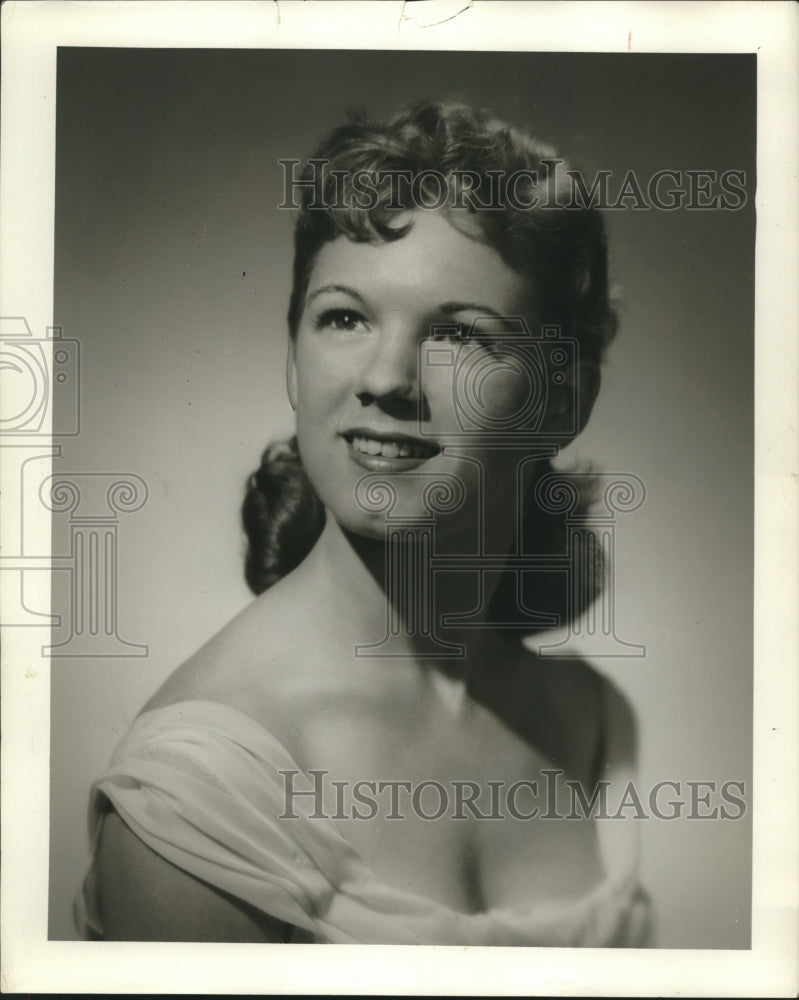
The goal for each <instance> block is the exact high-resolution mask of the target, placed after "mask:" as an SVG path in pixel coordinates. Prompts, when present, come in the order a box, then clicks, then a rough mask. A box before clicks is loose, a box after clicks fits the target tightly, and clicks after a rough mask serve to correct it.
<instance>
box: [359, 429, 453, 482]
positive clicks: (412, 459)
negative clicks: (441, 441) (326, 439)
mask: <svg viewBox="0 0 799 1000" xmlns="http://www.w3.org/2000/svg"><path fill="white" fill-rule="evenodd" d="M342 437H343V438H344V440H345V441H346V442H347V448H348V450H349V453H350V457H351V458H352V459H353V461H354V462H356V463H357V464H358V465H360V466H361V467H362V468H364V469H367V470H368V471H370V472H404V471H406V470H408V469H414V468H416V467H417V466H419V465H422V464H423V463H424V462H426V461H427V460H428V459H430V458H433V457H434V456H435V455H437V454H438V453H439V452H440V451H441V448H440V446H439V445H437V444H434V443H433V442H431V441H423V440H422V439H421V438H412V437H408V436H406V435H400V434H398V435H391V434H382V433H381V434H377V433H374V434H373V433H370V432H368V431H365V430H360V429H358V430H356V431H348V432H346V433H345V434H343V435H342Z"/></svg>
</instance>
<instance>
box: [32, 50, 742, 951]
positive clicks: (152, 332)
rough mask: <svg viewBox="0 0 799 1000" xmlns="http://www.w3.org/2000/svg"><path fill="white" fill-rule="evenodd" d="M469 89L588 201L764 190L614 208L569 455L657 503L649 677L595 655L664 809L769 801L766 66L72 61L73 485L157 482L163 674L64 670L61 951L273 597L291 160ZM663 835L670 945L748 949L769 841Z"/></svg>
mask: <svg viewBox="0 0 799 1000" xmlns="http://www.w3.org/2000/svg"><path fill="white" fill-rule="evenodd" d="M447 95H448V96H460V97H464V98H466V99H468V100H471V101H473V102H475V103H477V104H480V105H483V106H486V107H489V108H491V109H493V110H494V111H495V112H496V113H497V114H498V115H500V116H502V117H506V118H508V119H510V120H512V121H515V122H518V123H519V124H521V125H526V126H527V127H529V128H530V130H531V131H532V132H533V133H534V134H536V135H538V136H539V137H540V138H542V139H545V140H547V141H550V142H553V143H554V144H555V145H556V146H558V148H559V149H560V150H562V151H563V152H564V153H565V154H566V155H567V156H568V157H569V159H570V160H571V161H572V162H573V163H574V164H576V165H578V166H579V167H581V169H582V170H583V172H584V173H585V174H586V175H587V176H589V177H590V176H592V175H593V173H594V172H595V171H596V170H599V169H609V170H612V171H613V172H614V174H615V175H617V177H619V178H620V177H621V176H622V175H623V174H624V173H625V172H626V171H627V170H628V169H635V170H636V171H637V172H638V173H639V176H642V177H649V176H650V175H651V174H652V173H654V172H655V171H656V170H659V169H663V168H673V169H678V170H687V169H716V170H718V171H723V170H726V169H742V170H745V171H746V173H747V177H748V179H749V199H750V200H749V205H748V206H747V209H746V210H745V211H739V212H717V211H712V212H689V211H684V210H682V211H676V212H671V213H666V212H661V211H648V212H634V211H630V210H627V211H620V212H615V213H609V214H608V217H607V222H608V228H609V232H610V237H611V248H612V265H613V275H614V279H615V281H616V282H617V283H618V284H619V286H620V288H621V293H622V301H623V305H622V312H621V320H622V323H621V331H620V334H619V338H618V340H617V342H616V344H615V345H614V347H613V348H612V350H611V353H610V356H609V360H608V364H607V367H606V370H605V381H604V387H603V391H602V394H601V396H600V399H599V402H598V403H597V406H596V409H595V412H594V416H593V418H592V421H591V424H590V425H589V427H588V429H587V430H586V431H585V433H584V434H583V436H582V437H581V438H580V439H579V441H578V442H577V443H576V444H575V445H573V446H572V447H571V448H570V449H568V451H567V454H566V456H565V457H566V458H569V457H572V458H575V459H577V458H587V459H590V460H591V461H592V462H593V463H594V464H595V465H596V466H597V467H599V468H603V469H606V470H611V471H617V472H632V473H635V474H636V475H638V476H640V477H641V478H642V479H643V481H644V482H645V484H646V487H647V491H648V494H647V500H646V503H645V504H644V506H643V507H642V508H641V509H640V510H639V511H638V512H637V513H635V514H633V515H630V516H628V517H625V518H622V519H621V520H620V522H619V530H618V557H617V564H616V580H615V582H616V587H617V612H618V631H619V634H620V636H621V637H622V638H624V639H627V640H629V641H632V642H641V643H645V644H646V646H647V650H648V653H647V657H646V659H643V660H598V661H596V665H597V667H598V668H599V669H600V670H602V671H603V672H605V673H607V674H608V675H610V676H611V677H613V678H614V679H615V680H616V681H617V683H618V684H619V685H620V686H621V687H622V689H623V690H624V691H625V692H626V693H627V695H628V696H629V698H630V699H631V700H632V702H633V704H634V706H635V708H636V710H637V713H638V717H639V723H640V729H641V757H640V787H641V788H643V789H645V790H646V789H648V788H649V787H651V786H652V785H653V784H654V783H655V782H657V781H660V780H665V779H673V780H679V781H683V782H685V781H687V780H692V779H703V780H715V781H717V782H719V783H720V782H723V781H726V780H730V779H736V780H743V781H745V782H746V784H747V789H748V794H747V798H748V799H749V801H750V803H751V743H752V740H751V732H752V568H753V543H752V533H753V532H752V529H753V500H752V495H753V417H752V414H753V351H754V338H753V306H754V292H753V272H754V230H755V219H754V163H755V159H754V157H755V60H754V57H753V56H748V55H744V56H741V55H733V56H722V55H699V56H681V55H645V54H623V55H615V54H579V53H551V54H536V53H453V52H449V53H436V52H430V53H422V52H360V51H343V52H326V51H316V52H310V51H286V50H283V51H243V52H235V51H225V50H213V51H211V50H209V51H174V50H130V49H125V50H103V49H69V50H64V49H62V50H60V52H59V75H58V92H57V174H56V178H57V179H56V183H57V192H56V218H55V241H56V242H55V316H54V319H55V322H56V323H59V324H62V325H63V327H64V335H65V336H67V337H75V338H77V339H79V340H80V342H81V345H82V396H81V404H82V414H83V424H82V428H83V429H82V433H81V435H80V436H79V437H77V438H75V439H66V440H65V441H64V444H63V455H64V457H63V458H62V459H60V460H58V461H57V462H55V463H54V469H53V471H54V472H59V471H98V472H100V471H111V472H132V473H136V474H138V475H140V476H142V477H143V478H144V479H145V481H146V482H147V484H148V486H149V489H150V497H149V500H148V503H147V504H146V506H145V507H144V508H143V509H142V510H141V511H140V512H138V513H136V514H132V515H128V516H125V515H123V516H122V520H121V525H120V535H119V539H120V541H119V565H120V582H119V591H120V594H119V601H120V634H121V635H122V637H123V638H125V639H128V640H130V641H133V642H140V643H146V644H147V645H148V646H149V656H148V657H147V658H145V659H138V660H137V659H118V660H108V659H106V660H89V659H86V660H58V659H55V660H53V669H52V730H51V757H52V771H51V784H52V801H51V859H50V864H51V869H50V901H51V902H50V936H51V938H55V939H64V938H73V937H75V933H74V930H73V928H72V924H71V916H70V908H71V900H72V897H73V895H74V893H75V892H76V890H77V888H78V886H79V884H80V881H81V878H82V875H83V872H84V871H85V868H86V866H87V863H88V857H89V855H88V845H87V842H86V827H85V818H86V802H87V794H88V788H89V784H90V782H91V779H92V777H93V776H95V775H96V774H97V773H98V772H99V771H100V770H101V769H102V767H103V766H104V765H105V763H106V762H107V760H108V757H109V755H110V753H111V751H112V749H113V746H114V744H115V743H116V741H117V740H118V739H119V738H120V736H121V735H122V733H123V732H124V730H125V729H126V728H127V726H128V725H129V724H130V722H131V721H132V719H133V718H134V716H135V715H136V713H137V711H138V709H139V708H140V706H141V704H142V703H143V702H144V701H145V700H146V698H147V697H148V696H149V694H150V693H151V692H152V691H153V690H154V689H155V687H156V686H157V685H158V684H159V683H160V681H161V680H162V679H163V678H164V677H165V676H166V675H167V674H168V673H169V672H170V671H171V670H172V669H173V668H174V667H175V666H177V665H178V664H179V663H180V662H181V661H182V660H184V659H185V658H186V657H187V656H188V655H189V654H190V653H191V652H192V651H193V650H195V649H196V648H197V647H198V646H199V645H200V644H201V643H203V642H204V641H205V640H206V639H207V638H209V637H210V636H211V635H212V634H213V633H214V632H216V631H217V630H218V629H219V628H220V627H221V626H222V625H223V624H224V623H225V622H226V621H228V620H229V619H230V618H231V617H232V616H233V615H234V614H235V613H236V612H237V611H238V610H239V609H240V608H242V607H243V606H244V605H245V604H246V602H247V601H248V600H249V593H248V591H247V589H246V586H245V584H244V581H243V576H242V571H241V565H242V558H241V557H242V551H243V542H242V537H241V533H240V529H239V524H238V507H239V504H240V500H241V496H242V484H243V482H244V480H245V478H246V476H247V474H248V473H249V471H251V469H252V468H253V467H254V466H255V465H256V464H257V462H258V458H259V454H260V451H261V449H262V447H263V445H264V444H265V443H266V441H267V440H268V439H269V438H270V437H272V436H275V435H280V434H281V433H287V432H288V431H289V430H290V429H291V423H292V422H291V413H290V411H289V409H288V404H287V400H286V395H285V389H284V374H283V369H284V361H285V321H284V315H285V310H286V306H287V301H288V290H289V277H290V266H291V251H290V234H291V226H292V216H291V214H290V213H287V212H280V211H278V210H277V207H276V206H277V205H278V203H279V201H280V200H281V180H282V175H281V171H280V169H279V168H278V166H277V162H276V161H277V159H278V158H279V157H295V158H301V157H303V156H304V155H307V154H308V153H309V152H310V151H311V149H312V147H313V145H314V143H315V142H316V141H317V139H318V138H320V137H321V136H322V135H323V134H324V133H325V132H326V131H327V130H328V129H329V128H330V127H331V126H333V125H334V124H337V123H338V122H339V121H340V120H341V118H342V115H343V112H344V111H345V109H347V108H348V107H351V106H353V105H362V106H365V107H366V108H367V109H368V110H369V111H373V112H377V113H379V112H382V111H386V110H390V109H393V108H394V107H395V106H396V105H397V104H399V103H402V102H404V101H407V100H408V99H411V98H413V97H417V96H420V97H421V96H447ZM55 419H56V424H57V422H58V414H56V417H55ZM67 548H68V525H67V523H66V518H64V517H63V516H55V517H54V549H55V550H56V551H66V550H67ZM56 576H57V577H58V576H59V574H56ZM59 587H60V584H57V585H56V587H55V592H54V604H55V605H58V604H59V602H60V601H61V600H63V597H64V594H63V593H60V591H59ZM54 610H59V608H58V606H56V607H54ZM62 637H63V636H62V634H61V633H60V632H59V631H58V630H55V634H54V641H56V642H57V641H58V640H59V638H62ZM264 641H265V644H267V643H268V637H265V638H264ZM320 653H321V654H322V656H323V653H324V651H320ZM641 835H642V848H643V857H642V876H643V880H644V883H645V884H646V886H647V888H648V889H649V891H650V893H651V894H652V896H653V898H654V901H655V905H656V907H657V914H658V942H657V943H658V944H659V945H660V946H661V947H684V948H692V947H693V948H746V947H748V946H749V933H750V897H751V892H750V890H751V827H750V823H749V818H748V817H747V819H745V820H743V821H738V822H721V821H713V820H693V821H689V820H685V819H684V820H677V821H672V822H665V821H659V820H656V819H654V820H649V821H646V822H642V823H641Z"/></svg>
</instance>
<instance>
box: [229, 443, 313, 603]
mask: <svg viewBox="0 0 799 1000" xmlns="http://www.w3.org/2000/svg"><path fill="white" fill-rule="evenodd" d="M241 520H242V524H243V526H244V530H245V532H246V534H247V554H246V558H245V565H244V576H245V578H246V580H247V584H248V585H249V587H250V590H252V592H253V593H254V594H262V593H263V592H264V591H265V590H268V589H269V587H271V586H272V585H273V584H275V583H277V581H278V580H279V579H280V578H281V577H283V576H286V574H287V573H290V572H291V571H292V570H293V569H295V568H296V567H297V566H299V564H300V563H301V562H302V561H303V559H304V558H305V557H306V556H307V555H308V553H309V552H310V551H311V549H312V548H313V547H314V545H315V544H316V540H317V539H318V538H319V536H320V534H321V533H322V528H323V527H324V524H325V511H324V507H323V506H322V502H321V500H320V499H319V497H317V495H316V493H315V492H314V489H313V487H312V486H311V484H310V482H309V481H308V477H307V476H306V474H305V470H304V469H303V467H302V462H301V461H300V455H299V451H298V449H297V439H296V437H293V438H291V439H290V440H289V441H276V442H272V443H271V444H270V445H269V446H268V447H267V448H266V450H265V451H264V453H263V455H262V457H261V464H260V466H259V468H258V469H257V470H256V471H255V472H254V473H253V474H252V475H251V476H250V478H249V479H248V480H247V492H246V494H245V496H244V502H243V503H242V506H241Z"/></svg>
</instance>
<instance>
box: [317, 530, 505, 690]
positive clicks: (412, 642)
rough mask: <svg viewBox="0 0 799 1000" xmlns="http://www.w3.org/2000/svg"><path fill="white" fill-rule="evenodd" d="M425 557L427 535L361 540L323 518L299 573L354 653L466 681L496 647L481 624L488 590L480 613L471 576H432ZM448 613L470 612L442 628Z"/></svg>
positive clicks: (429, 543) (485, 625) (428, 556)
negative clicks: (466, 618)
mask: <svg viewBox="0 0 799 1000" xmlns="http://www.w3.org/2000/svg"><path fill="white" fill-rule="evenodd" d="M432 556H433V552H432V540H431V538H430V537H429V536H426V537H425V536H423V535H422V534H413V533H405V534H403V535H402V536H401V537H396V538H394V539H392V540H391V542H390V543H387V541H386V540H385V539H371V538H364V537H362V536H359V535H353V534H350V533H349V532H347V531H345V530H344V529H342V528H341V526H340V525H339V524H338V523H337V522H336V520H335V519H334V518H333V517H332V515H331V514H330V513H328V516H327V521H326V524H325V528H324V530H323V532H322V534H321V536H320V538H319V540H318V541H317V543H316V545H315V546H314V548H313V550H312V552H311V553H310V555H309V556H308V558H307V559H306V560H305V562H304V563H303V564H302V566H301V567H300V569H299V571H298V572H300V573H301V574H302V576H303V577H304V580H305V582H306V583H307V585H308V587H309V588H310V589H311V593H312V594H313V599H314V601H318V602H319V610H320V612H321V613H322V614H324V616H325V618H328V616H329V622H330V626H331V628H332V629H333V631H334V634H335V635H336V636H337V638H338V639H339V641H342V642H344V643H347V644H351V645H352V647H353V651H354V655H356V656H358V657H369V656H375V657H391V658H396V659H402V658H407V659H409V660H412V661H413V662H415V663H416V664H418V665H424V666H430V667H434V668H436V669H437V671H438V672H440V673H443V674H445V675H447V676H452V677H465V676H466V675H467V674H468V673H469V668H470V666H471V665H473V664H475V663H476V662H479V661H480V660H482V659H484V658H485V656H486V655H487V654H488V651H489V650H490V649H491V648H493V646H495V645H498V644H499V640H498V638H497V636H496V635H494V634H493V630H492V629H491V628H490V626H489V625H488V622H487V610H486V609H487V606H488V603H489V601H490V598H491V594H492V593H493V587H487V588H485V590H484V593H483V595H482V601H483V606H482V609H480V608H479V605H480V600H479V595H478V589H477V574H474V573H468V572H446V573H440V574H434V573H433V572H432V566H431V558H432ZM473 611H474V614H473V615H470V612H473ZM448 615H460V616H465V615H469V623H468V625H464V624H456V625H453V624H449V625H446V624H444V623H443V621H442V619H443V618H444V616H448Z"/></svg>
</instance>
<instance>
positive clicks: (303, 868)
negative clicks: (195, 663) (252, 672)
mask: <svg viewBox="0 0 799 1000" xmlns="http://www.w3.org/2000/svg"><path fill="white" fill-rule="evenodd" d="M608 721H610V720H606V723H607V722H608ZM611 731H612V727H611ZM608 753H609V755H612V747H611V748H610V749H609V750H608ZM611 767H612V761H610V760H609V761H608V763H607V764H606V773H605V774H604V775H603V777H609V774H608V773H607V768H611ZM286 770H289V771H298V770H300V769H299V768H298V767H297V765H296V763H295V762H294V760H293V758H292V757H291V755H290V754H289V752H288V751H287V750H286V748H285V747H284V746H283V745H282V744H281V743H280V742H279V741H278V740H276V739H275V738H274V736H272V735H271V734H270V733H269V732H267V731H266V730H265V729H264V728H263V727H262V726H261V725H259V724H258V723H257V722H255V721H254V720H253V719H251V718H250V717H249V716H247V715H244V714H243V713H241V712H239V711H238V710H236V709H233V708H230V707H227V706H225V705H221V704H218V703H215V702H208V701H187V702H180V703H177V704H173V705H169V706H167V707H165V708H158V709H155V710H153V711H149V712H146V713H144V714H142V715H141V716H139V718H138V719H136V721H135V722H134V723H133V725H132V727H131V729H130V730H129V731H128V733H127V735H126V736H125V737H124V738H123V739H122V741H121V743H120V744H119V746H118V747H117V749H116V751H115V753H114V756H113V758H112V761H111V764H110V766H109V768H108V770H107V771H106V772H105V773H104V774H103V775H102V776H101V777H100V778H99V779H98V781H97V782H96V783H95V784H94V786H93V788H92V798H91V805H90V836H91V838H92V842H93V844H95V845H96V844H97V842H98V840H99V836H100V831H101V828H102V821H103V815H104V813H105V811H106V809H107V802H109V801H110V803H111V804H112V805H113V807H114V809H116V811H117V812H118V814H119V815H120V817H121V818H122V820H123V821H124V822H125V823H126V824H127V825H128V826H129V827H130V829H131V830H132V831H133V832H134V833H135V834H136V835H137V836H138V837H139V838H140V839H141V840H142V841H144V843H145V844H147V845H148V846H149V847H151V848H152V849H153V850H154V851H156V852H157V853H158V854H160V855H161V856H162V857H163V858H165V859H166V860H167V861H170V862H172V864H174V865H176V866H177V867H178V868H181V869H183V870H184V871H186V872H188V873H190V874H191V875H193V876H195V877H196V878H198V879H201V880H202V881H204V882H206V883H208V884H210V885H212V886H215V887H217V888H219V889H221V890H224V891H225V892H227V893H229V894H231V895H232V896H234V897H236V898H238V899H241V900H243V901H245V902H246V903H249V904H251V905H252V906H254V907H256V908H257V909H259V910H261V911H263V912H264V913H266V914H269V915H271V916H273V917H277V918H278V919H280V920H282V921H285V922H286V923H288V924H291V925H292V926H293V927H295V928H296V931H295V935H294V938H293V940H294V941H303V942H319V943H330V944H345V943H374V944H435V945H523V946H525V945H526V946H550V947H551V946H566V947H568V946H572V947H576V946H580V947H606V946H616V947H640V946H642V945H643V944H645V943H646V937H647V928H648V923H649V921H648V905H647V900H646V897H645V895H644V894H643V893H642V892H641V891H640V889H639V885H638V875H637V850H636V847H635V831H634V830H633V828H632V827H633V826H634V824H631V823H629V822H626V821H623V822H619V821H612V820H608V821H605V822H601V821H600V822H598V823H597V826H598V835H599V837H600V844H601V849H602V857H603V862H604V866H605V877H604V879H603V880H602V881H601V882H600V883H599V884H598V885H597V886H596V887H595V888H594V889H592V890H591V891H590V892H589V893H587V894H586V895H585V896H583V897H582V898H580V899H578V900H572V901H568V902H551V901H550V902H546V901H536V900H531V901H530V904H529V905H525V906H523V907H519V906H516V907H513V908H507V909H502V908H495V909H489V910H485V911H484V912H479V913H462V912H458V911H455V910H452V909H449V908H448V907H446V906H444V905H441V904H439V903H436V902H433V901H431V900H429V899H425V898H423V897H422V896H418V895H414V894H410V893H408V892H404V891H401V890H399V889H396V888H394V887H392V886H390V885H387V884H386V883H385V882H383V881H381V880H380V879H379V878H377V877H376V876H375V874H374V873H373V872H371V871H370V870H369V868H368V867H367V866H366V865H365V863H364V862H363V860H362V859H361V858H360V857H359V855H358V854H357V852H356V851H355V850H353V848H352V847H351V846H350V845H349V844H348V843H347V841H346V840H345V839H344V838H343V837H342V835H341V834H340V833H339V830H338V828H337V826H336V823H335V821H334V820H332V819H310V818H308V815H307V814H303V811H302V808H301V802H300V800H299V799H298V800H297V801H296V803H295V805H294V809H295V811H296V812H297V813H298V814H300V815H299V818H297V819H282V820H281V819H278V817H279V816H280V815H281V813H283V811H284V809H285V805H284V780H283V778H282V777H281V775H280V771H286ZM309 780H310V779H309ZM307 798H310V796H309V797H307ZM106 800H107V801H106ZM303 801H304V799H303ZM308 812H310V807H309V810H308ZM96 888H97V887H96V874H95V871H94V868H93V867H92V869H90V871H89V874H88V875H87V877H86V880H85V882H84V885H83V888H82V891H81V892H80V893H79V895H78V898H77V900H76V904H75V919H76V923H77V925H78V930H79V932H80V934H81V936H82V937H83V938H90V939H95V940H97V939H102V937H103V928H102V924H101V920H100V914H99V912H98V906H97V893H96Z"/></svg>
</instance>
